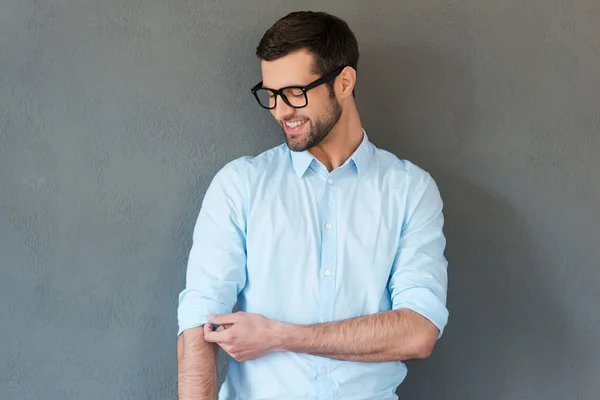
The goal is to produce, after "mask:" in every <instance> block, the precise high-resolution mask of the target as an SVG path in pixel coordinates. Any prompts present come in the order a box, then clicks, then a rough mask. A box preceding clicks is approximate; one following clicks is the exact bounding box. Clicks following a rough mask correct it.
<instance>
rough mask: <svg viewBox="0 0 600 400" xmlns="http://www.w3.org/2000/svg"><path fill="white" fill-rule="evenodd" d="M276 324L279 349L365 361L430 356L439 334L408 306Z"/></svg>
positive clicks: (276, 338)
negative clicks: (314, 321)
mask: <svg viewBox="0 0 600 400" xmlns="http://www.w3.org/2000/svg"><path fill="white" fill-rule="evenodd" d="M275 324H276V328H275V330H274V331H275V338H274V340H275V341H276V342H277V345H276V347H275V349H276V350H279V351H293V352H296V353H307V354H313V355H317V356H323V357H329V358H335V359H338V360H347V361H362V362H383V361H404V360H409V359H413V358H427V357H429V355H430V354H431V352H432V351H433V347H434V345H435V342H436V340H437V337H438V334H439V331H438V329H437V328H436V326H435V325H433V324H432V323H431V322H430V321H429V320H428V319H426V318H425V317H423V316H421V315H419V314H417V313H415V312H414V311H411V310H408V309H402V310H392V311H384V312H379V313H376V314H372V315H368V316H364V317H358V318H351V319H347V320H343V321H339V322H332V323H326V324H314V325H293V324H287V323H281V322H275Z"/></svg>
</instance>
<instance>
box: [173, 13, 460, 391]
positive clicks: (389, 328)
mask: <svg viewBox="0 0 600 400" xmlns="http://www.w3.org/2000/svg"><path fill="white" fill-rule="evenodd" d="M257 55H258V57H259V58H260V59H261V60H262V61H261V67H262V78H263V81H262V82H260V83H259V84H258V85H256V86H255V87H254V88H252V93H253V94H254V97H255V98H256V100H257V101H258V104H259V105H260V106H261V107H263V108H264V109H268V110H270V112H271V114H272V115H273V116H274V117H275V119H276V121H277V122H278V123H279V124H280V125H281V127H282V129H283V133H284V138H285V144H282V145H280V146H278V147H275V148H273V149H270V150H268V151H266V152H264V153H263V154H260V155H258V156H256V157H242V158H239V159H236V160H234V161H231V162H230V163H228V164H227V165H226V166H225V167H223V168H222V169H221V170H220V171H219V172H218V173H217V175H216V176H215V177H214V179H213V181H212V183H211V184H210V186H209V188H208V190H207V192H206V195H205V197H204V200H203V203H202V207H201V209H200V213H199V216H198V220H197V223H196V226H195V229H194V234H193V245H192V248H191V251H190V257H189V261H188V267H187V282H186V288H185V290H183V291H182V292H181V294H180V296H179V308H178V316H179V333H178V335H179V337H178V342H177V349H178V362H179V371H178V373H179V375H178V388H179V398H180V399H211V400H213V399H215V398H216V395H217V389H216V386H217V377H216V365H215V363H216V361H215V360H216V352H217V346H220V347H221V348H222V349H223V350H224V351H226V352H227V353H229V354H230V355H231V357H232V360H231V361H230V363H229V368H228V373H227V377H226V379H225V382H224V383H223V385H222V387H221V390H220V394H219V399H224V400H238V399H239V400H258V399H261V400H267V399H272V400H296V399H320V400H322V399H365V400H366V399H373V400H374V399H377V400H385V399H397V396H396V394H395V390H396V388H397V386H398V385H399V384H400V383H401V382H402V380H403V379H404V377H405V376H406V368H405V366H404V364H403V363H402V361H403V360H408V359H413V358H425V357H428V356H429V355H430V354H431V352H432V350H433V347H434V344H435V343H436V341H437V339H438V338H439V337H440V336H441V334H442V331H443V329H444V327H445V325H446V323H447V319H448V311H447V309H446V289H447V271H446V269H447V262H446V259H445V257H444V255H443V253H444V249H445V238H444V235H443V233H442V226H443V214H442V200H441V198H440V194H439V191H438V189H437V186H436V184H435V183H434V181H433V179H432V178H431V177H430V175H429V174H428V173H427V172H425V171H423V170H422V169H420V168H419V167H417V166H416V165H414V164H412V163H410V162H408V161H403V160H399V159H398V158H396V156H394V155H392V154H391V153H388V152H386V151H384V150H381V149H378V148H377V147H375V146H374V145H373V144H372V143H371V142H370V141H369V139H368V137H367V134H366V131H365V130H363V128H362V125H361V121H360V118H359V114H358V111H357V108H356V104H355V100H354V87H355V83H356V70H357V63H358V57H359V52H358V45H357V41H356V39H355V37H354V35H353V33H352V31H351V30H350V29H349V27H348V25H347V24H346V23H345V22H344V21H342V20H340V19H339V18H336V17H334V16H331V15H329V14H325V13H313V12H295V13H291V14H289V15H287V16H285V17H283V18H282V19H280V20H279V21H277V22H276V23H275V24H274V25H273V26H272V27H271V28H270V29H269V30H268V31H267V32H266V33H265V35H264V36H263V38H262V40H261V41H260V44H259V45H258V48H257ZM236 302H238V304H239V308H240V310H241V311H240V312H237V313H232V311H233V308H234V306H235V304H236Z"/></svg>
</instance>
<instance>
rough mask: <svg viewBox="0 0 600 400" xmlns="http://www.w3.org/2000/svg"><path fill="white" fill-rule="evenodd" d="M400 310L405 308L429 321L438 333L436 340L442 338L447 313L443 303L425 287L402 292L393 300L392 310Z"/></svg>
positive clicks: (446, 321)
mask: <svg viewBox="0 0 600 400" xmlns="http://www.w3.org/2000/svg"><path fill="white" fill-rule="evenodd" d="M400 308H407V309H409V310H412V311H414V312H416V313H418V314H421V315H422V316H424V317H425V318H427V319H428V320H430V321H431V322H432V323H433V324H434V325H435V326H436V327H437V328H438V329H439V331H440V333H439V335H438V339H439V338H440V337H442V333H443V332H444V328H445V327H446V324H447V323H448V314H449V313H448V309H447V308H446V305H445V303H444V301H442V300H440V298H439V297H438V296H437V295H436V294H435V293H433V292H432V291H431V290H429V289H427V288H425V287H415V288H411V289H407V290H404V291H403V292H402V293H399V294H398V295H396V296H395V297H394V298H393V305H392V309H394V310H398V309H400Z"/></svg>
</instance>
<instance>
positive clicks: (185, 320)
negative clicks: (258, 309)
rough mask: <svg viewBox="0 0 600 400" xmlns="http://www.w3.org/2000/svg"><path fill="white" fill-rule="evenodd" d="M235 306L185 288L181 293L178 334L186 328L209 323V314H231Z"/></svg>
mask: <svg viewBox="0 0 600 400" xmlns="http://www.w3.org/2000/svg"><path fill="white" fill-rule="evenodd" d="M232 309H233V307H230V306H228V305H226V304H224V303H221V302H218V301H215V300H213V299H210V298H208V297H206V296H203V295H202V294H200V292H199V291H198V290H195V289H185V290H184V291H182V292H181V293H180V294H179V306H178V307H177V320H178V325H179V330H178V331H177V336H179V335H181V334H182V333H183V331H184V330H186V329H189V328H195V327H198V326H202V325H204V324H206V323H208V319H207V318H206V316H207V315H208V314H213V315H217V314H229V313H231V311H232Z"/></svg>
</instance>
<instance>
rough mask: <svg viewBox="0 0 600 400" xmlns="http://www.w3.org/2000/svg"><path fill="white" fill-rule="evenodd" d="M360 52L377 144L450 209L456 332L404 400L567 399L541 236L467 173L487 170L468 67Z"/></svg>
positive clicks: (411, 366) (420, 56)
mask: <svg viewBox="0 0 600 400" xmlns="http://www.w3.org/2000/svg"><path fill="white" fill-rule="evenodd" d="M363 48H364V50H363V55H361V60H362V63H361V66H360V67H359V80H358V85H357V89H358V90H357V96H358V97H357V101H358V103H359V104H358V106H359V110H360V112H361V117H362V119H363V123H364V125H365V126H366V129H367V132H370V138H372V139H373V141H374V142H375V143H376V145H378V146H379V147H382V148H384V149H387V150H389V151H391V152H393V153H395V154H396V155H398V156H399V157H400V158H406V159H409V160H411V161H413V162H415V163H416V164H417V165H419V166H421V167H423V168H425V169H426V170H427V171H429V172H430V173H431V174H432V176H433V177H434V178H435V180H436V182H437V183H438V185H439V187H440V191H441V193H442V197H443V199H444V203H445V216H446V225H445V233H446V236H447V239H448V246H447V251H446V256H447V258H448V260H449V289H448V308H449V310H450V318H449V323H448V326H447V327H446V330H445V333H444V336H443V337H442V338H441V340H440V342H438V345H437V347H436V350H435V351H434V354H433V355H432V357H430V358H429V359H427V360H418V361H409V362H408V363H407V364H408V370H409V371H408V376H407V378H406V380H405V381H404V382H403V384H402V385H401V386H400V388H399V390H398V393H399V395H400V398H401V399H404V398H406V399H434V398H443V399H461V400H463V399H488V400H494V399H498V400H505V399H511V398H531V399H533V398H565V397H564V396H563V393H560V394H559V393H556V392H555V391H553V388H557V387H558V388H561V389H562V390H569V384H567V383H566V382H561V381H562V380H565V378H564V377H563V375H562V371H564V368H562V369H559V368H556V367H555V366H556V363H557V357H556V351H557V349H561V350H560V351H561V352H562V353H563V354H564V353H565V352H568V349H569V348H570V347H569V345H570V344H569V343H568V340H567V336H568V335H567V328H566V327H567V323H566V321H567V318H568V317H567V315H564V314H561V307H560V305H559V304H558V300H557V299H556V298H555V296H553V293H552V291H551V289H550V288H549V286H548V285H547V283H548V281H549V279H548V277H547V276H544V277H541V276H539V275H538V272H539V270H540V269H539V268H538V269H536V266H538V265H539V264H541V261H539V260H536V259H535V254H536V250H535V249H533V250H532V246H531V244H530V242H531V241H530V235H531V234H534V233H535V232H531V231H529V230H528V227H527V225H526V223H527V216H526V215H521V214H519V212H518V211H517V210H516V209H515V208H514V207H512V206H511V205H510V204H509V203H508V202H506V201H504V200H503V199H502V198H500V197H499V196H498V195H496V194H494V193H492V192H491V191H490V190H488V189H485V188H484V187H480V186H478V185H477V184H475V183H473V182H472V181H470V180H469V179H468V178H466V177H465V176H463V174H461V171H465V170H466V171H469V172H474V173H472V174H471V173H470V174H469V175H470V176H474V175H475V176H476V175H478V173H477V172H476V171H473V168H476V167H474V166H475V165H478V163H479V162H481V160H477V158H476V157H475V156H474V155H473V154H470V151H469V144H470V142H471V141H472V140H473V139H475V138H477V135H478V134H480V133H479V132H480V129H481V128H480V126H481V125H479V126H478V123H477V118H476V117H482V116H481V115H475V111H476V110H475V108H476V107H477V105H476V104H475V102H474V100H473V97H474V96H473V89H474V87H473V85H474V83H473V78H472V76H471V74H470V71H469V67H468V65H466V64H465V61H462V60H457V59H450V58H447V57H445V56H443V55H440V54H436V53H435V52H434V51H433V50H431V49H416V48H389V47H383V46H378V45H375V46H363ZM483 116H484V117H485V115H483ZM480 178H481V181H482V182H485V176H482V177H480ZM551 280H552V279H550V281H551ZM551 382H552V383H551ZM559 382H560V383H559ZM543 383H549V384H548V385H546V387H545V388H540V387H539V386H540V384H543ZM571 393H572V392H571ZM544 394H545V395H546V397H544ZM564 395H565V396H566V395H567V393H564ZM540 396H542V397H540ZM556 396H558V397H556Z"/></svg>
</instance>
